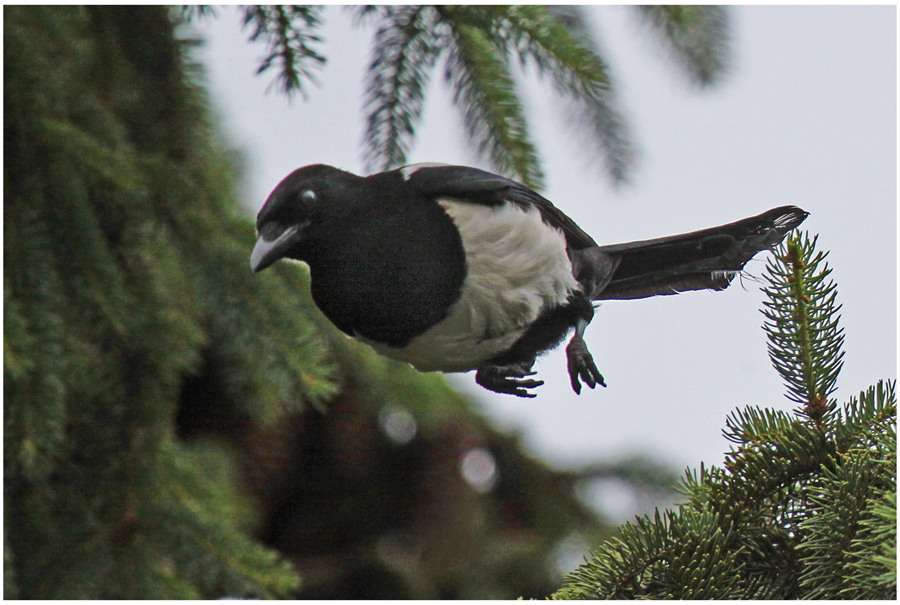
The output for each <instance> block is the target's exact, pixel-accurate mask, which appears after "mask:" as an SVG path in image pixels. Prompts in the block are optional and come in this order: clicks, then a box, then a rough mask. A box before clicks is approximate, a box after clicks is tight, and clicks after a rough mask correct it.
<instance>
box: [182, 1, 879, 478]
mask: <svg viewBox="0 0 900 605" xmlns="http://www.w3.org/2000/svg"><path fill="white" fill-rule="evenodd" d="M236 10H237V9H235V8H222V9H219V18H218V19H216V20H213V21H210V22H208V23H204V24H202V25H201V26H199V27H198V28H197V29H198V30H199V31H200V32H201V33H203V34H204V35H206V36H207V38H208V44H207V46H206V48H205V49H204V50H203V51H201V57H203V58H204V59H205V62H206V64H207V66H208V69H209V83H210V90H211V96H212V100H213V103H214V106H215V108H216V109H217V111H218V112H219V113H220V117H222V118H223V119H224V126H225V131H226V133H227V134H228V136H229V137H230V139H231V141H232V143H233V144H234V145H235V146H237V147H238V148H241V149H242V150H243V151H244V152H245V153H246V157H247V160H248V174H247V177H248V182H247V184H246V192H245V194H246V196H247V199H246V200H244V202H245V204H246V205H247V206H248V207H249V208H251V209H252V212H253V213H255V212H256V211H257V210H258V209H259V207H260V206H261V205H262V203H263V201H264V200H265V198H266V196H267V195H268V193H269V192H270V191H271V190H272V189H273V188H274V187H275V185H277V184H278V182H279V181H280V180H281V179H282V178H283V177H284V176H286V175H287V174H288V173H289V172H291V171H292V170H294V169H295V168H298V167H300V166H305V165H308V164H314V163H325V164H331V165H334V166H337V167H340V168H343V169H346V170H350V171H353V172H356V173H360V174H361V173H362V163H361V160H360V157H361V145H360V139H361V134H362V127H363V119H362V113H361V104H362V92H363V85H362V82H363V73H364V71H363V70H364V67H365V65H366V64H367V63H368V60H369V48H370V46H369V43H370V36H369V34H368V33H366V32H364V31H354V30H353V29H352V27H351V24H350V19H349V17H348V15H347V14H346V13H345V12H344V11H343V10H341V9H339V8H337V7H330V8H329V9H328V11H327V13H326V17H327V21H328V26H327V29H326V30H325V37H326V44H325V46H324V51H325V54H326V55H327V56H328V65H327V66H326V68H325V69H324V70H323V71H321V72H320V73H319V79H320V82H321V86H320V87H311V88H310V89H309V99H308V100H306V101H304V100H303V99H301V98H296V99H295V100H294V101H293V102H292V103H289V102H288V100H287V99H286V98H285V97H284V96H282V95H279V94H277V93H275V92H274V91H270V92H268V93H267V88H268V87H269V84H270V82H271V80H272V75H271V74H265V75H263V76H255V75H254V73H255V68H256V65H257V59H258V58H259V56H260V55H261V54H262V53H263V48H262V46H260V45H252V44H249V43H247V42H246V37H247V34H246V32H242V31H241V29H240V25H239V21H238V18H237V16H236ZM591 12H592V15H593V17H594V24H595V26H596V28H597V34H598V38H599V39H600V42H601V45H602V48H603V49H604V53H605V54H604V56H605V57H606V58H607V59H608V60H609V62H610V63H611V68H612V70H613V74H614V77H615V82H616V85H617V86H618V90H619V94H620V100H621V103H622V106H623V108H624V110H625V113H626V116H627V117H628V119H629V121H630V125H631V127H632V130H633V133H634V135H635V138H636V141H637V143H638V145H639V148H640V152H641V153H640V161H639V165H638V167H637V170H636V171H635V175H634V179H633V181H634V182H633V184H632V185H630V186H628V187H625V188H619V189H616V188H614V187H612V186H611V183H610V182H609V180H608V179H606V178H605V177H604V175H603V174H602V173H601V172H600V171H599V170H596V169H595V168H594V167H593V166H594V164H592V163H590V162H588V161H587V160H586V159H585V156H584V154H585V152H584V151H583V150H582V149H581V148H579V147H578V145H577V144H575V143H576V142H575V141H573V139H572V138H571V137H570V136H569V134H570V133H569V132H568V131H567V130H566V129H565V128H564V127H563V124H562V123H561V121H559V120H558V119H557V117H556V115H555V114H554V113H553V111H552V110H553V108H554V102H555V99H554V97H553V95H552V93H551V92H550V91H549V87H548V86H547V84H546V83H542V82H540V81H538V80H529V81H527V82H525V83H523V91H524V92H525V94H526V95H527V99H528V101H527V106H528V108H529V110H530V119H531V121H532V126H533V131H534V134H535V136H536V139H537V142H538V146H539V150H540V152H541V155H542V157H543V158H544V160H545V168H546V173H547V188H546V190H545V191H544V192H543V193H544V194H545V195H546V196H547V197H548V198H549V199H550V200H551V201H553V203H554V204H556V205H557V206H558V207H560V208H561V209H562V210H563V211H564V212H566V213H567V214H569V215H570V216H571V217H572V218H573V219H575V220H576V222H578V223H579V225H581V226H582V227H583V228H584V229H585V230H586V231H587V232H588V233H590V234H591V235H592V236H594V238H595V239H596V240H597V241H598V242H601V243H616V242H622V241H630V240H635V239H649V238H652V237H659V236H664V235H671V234H675V233H681V232H685V231H692V230H696V229H700V228H705V227H712V226H715V225H718V224H722V223H727V222H731V221H734V220H737V219H740V218H744V217H747V216H752V215H755V214H758V213H760V212H762V211H764V210H767V209H769V208H772V207H775V206H779V205H783V204H795V205H798V206H800V207H802V208H804V209H805V210H807V211H808V212H810V217H809V218H808V219H807V221H806V222H805V223H804V225H803V227H804V228H805V229H807V230H809V231H810V232H811V233H813V234H815V233H818V234H819V247H820V248H821V249H824V250H830V251H831V253H830V255H829V265H830V266H831V267H832V269H833V273H832V277H833V279H834V280H835V281H836V282H837V283H838V287H839V293H838V302H839V303H841V304H843V309H842V311H841V315H842V325H843V327H844V329H845V345H844V349H845V352H846V353H845V361H844V369H843V371H842V373H841V377H840V380H839V382H838V385H839V389H838V391H837V394H836V395H837V399H838V401H839V402H843V401H845V400H847V399H848V398H849V397H850V396H853V395H857V394H858V393H859V391H860V390H862V389H865V388H866V387H868V386H869V385H871V384H874V383H875V382H876V381H877V380H878V379H880V378H893V377H895V376H896V368H897V357H896V292H897V288H896V285H897V278H896V275H897V271H896V270H897V265H896V258H897V256H896V233H897V230H896V229H897V211H896V160H897V158H896V132H897V130H896V115H897V114H896V9H895V8H894V7H892V6H876V7H871V6H870V7H862V6H850V7H846V6H845V7H841V6H825V7H821V6H818V7H817V6H797V7H756V6H753V7H745V6H741V7H735V8H734V9H733V17H734V19H733V25H734V30H733V34H734V35H733V49H734V61H733V67H732V70H731V72H730V74H729V75H728V77H727V78H726V79H725V80H724V81H723V82H722V83H721V85H720V86H718V87H716V88H714V89H711V90H705V91H702V90H697V89H695V88H693V87H691V86H690V85H688V84H687V83H686V82H685V81H684V79H683V78H680V77H678V76H679V75H680V74H678V73H677V71H676V70H675V69H674V68H673V67H672V65H670V63H669V59H668V57H667V56H665V53H664V52H663V50H662V49H661V48H660V47H659V45H658V44H656V43H655V40H654V39H653V38H651V37H649V36H647V35H646V32H645V31H644V30H643V28H641V27H639V25H640V24H639V23H638V21H637V19H636V14H635V11H634V10H633V9H631V8H623V7H618V6H598V7H594V8H592V9H591ZM435 76H436V77H435V78H434V79H433V81H432V85H431V88H430V93H429V97H428V99H429V103H428V106H427V109H426V115H425V118H424V124H423V128H422V129H421V131H420V134H419V137H418V142H417V144H416V146H415V149H414V151H413V153H412V155H411V157H410V163H413V162H422V161H432V162H446V163H454V164H467V165H477V166H481V167H485V168H487V166H486V165H485V164H483V163H480V162H479V161H478V159H477V157H476V156H475V154H474V153H473V152H471V151H470V150H469V149H468V148H467V146H466V143H465V139H464V137H463V135H462V132H461V131H462V127H461V122H460V119H459V118H458V116H457V114H456V112H455V110H454V109H453V108H452V107H451V105H450V95H449V93H448V89H447V87H446V86H445V85H444V83H443V81H442V79H441V77H440V74H439V73H437V72H436V74H435ZM249 253H250V251H249V250H248V251H247V254H248V255H249ZM758 258H759V260H755V261H753V262H751V264H750V265H748V267H747V268H748V269H749V271H750V272H751V273H752V274H753V275H756V276H759V275H760V274H762V272H763V268H764V266H765V261H764V259H765V255H761V256H760V257H758ZM762 299H763V296H762V294H761V293H760V292H759V287H758V284H756V283H754V282H752V281H745V282H744V284H743V287H742V286H741V284H740V283H735V284H734V285H732V287H731V288H729V290H727V291H725V292H719V293H712V292H691V293H685V294H682V295H678V296H667V297H657V298H654V299H647V300H642V301H611V302H607V303H604V304H603V305H602V306H601V307H600V309H598V311H597V313H596V315H595V317H594V321H593V323H592V324H591V326H590V327H589V328H588V332H587V337H586V340H587V343H588V346H589V347H590V349H591V351H592V352H593V354H594V359H595V361H596V362H597V366H598V367H599V369H600V371H601V372H602V373H603V375H604V377H605V378H606V381H607V384H608V385H609V387H608V388H607V389H601V388H598V389H597V390H594V391H591V390H585V391H583V392H582V394H581V396H576V395H575V394H574V393H573V392H572V391H571V388H570V387H569V384H568V376H567V373H566V369H565V355H564V352H563V349H562V348H560V349H559V350H558V351H556V352H554V353H552V354H550V355H548V356H546V357H544V358H542V359H540V360H539V361H538V364H537V365H536V367H535V369H536V370H537V371H538V372H539V378H541V379H543V380H545V381H546V384H545V385H544V386H543V387H541V388H539V389H538V390H537V393H538V397H537V398H536V399H532V400H523V399H519V398H516V397H510V396H504V395H497V394H494V393H490V392H487V391H485V390H483V389H480V388H478V387H477V386H476V385H475V384H474V380H473V375H472V374H468V375H457V376H455V377H453V378H452V381H453V383H454V384H455V385H457V386H458V388H459V389H461V390H463V391H465V392H467V393H471V394H473V396H474V397H475V398H476V399H477V400H478V401H481V402H482V403H483V410H484V412H485V413H486V415H488V416H489V417H491V418H493V419H494V420H495V421H496V423H497V424H498V425H499V426H500V427H503V428H507V429H511V430H515V431H518V432H521V433H522V434H523V435H524V436H525V442H526V443H527V444H528V446H529V447H530V448H531V449H532V451H533V452H534V453H536V454H538V455H540V456H542V457H544V458H545V459H547V460H549V461H550V462H553V463H557V464H561V465H567V464H573V463H579V462H584V461H588V460H590V459H592V458H596V457H598V456H602V457H614V458H615V457H619V456H624V455H628V454H631V453H636V452H641V451H647V452H651V453H654V454H655V455H657V456H659V457H661V458H663V459H664V460H667V461H669V462H671V463H672V464H673V465H675V466H676V467H685V466H688V465H690V466H692V467H695V466H698V465H699V463H700V461H703V462H705V463H707V464H719V463H721V461H722V459H723V455H724V453H725V452H726V451H727V450H728V448H729V444H728V443H727V442H726V441H725V439H724V438H723V437H722V435H721V429H722V427H723V426H724V420H725V417H726V415H727V414H728V413H729V412H730V411H732V410H733V409H734V408H736V407H743V406H747V405H761V406H766V407H774V408H779V409H784V410H790V409H791V408H792V405H791V403H790V402H789V401H788V400H787V399H785V397H784V395H783V393H784V389H783V387H782V385H781V380H780V377H779V376H778V374H777V373H776V372H775V371H774V369H772V367H771V365H770V363H769V360H768V356H767V352H766V339H765V335H764V334H763V332H762V330H761V325H762V322H763V317H762V315H761V314H760V312H759V309H760V307H761V301H762Z"/></svg>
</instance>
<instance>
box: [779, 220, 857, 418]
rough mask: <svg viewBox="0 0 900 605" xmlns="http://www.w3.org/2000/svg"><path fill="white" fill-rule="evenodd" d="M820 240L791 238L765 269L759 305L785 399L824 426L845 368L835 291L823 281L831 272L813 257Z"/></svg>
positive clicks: (819, 255) (820, 258) (820, 256)
mask: <svg viewBox="0 0 900 605" xmlns="http://www.w3.org/2000/svg"><path fill="white" fill-rule="evenodd" d="M817 239H818V238H817V237H816V238H813V239H812V240H810V239H809V236H808V235H806V234H793V235H790V236H789V237H788V238H787V239H786V240H785V242H783V243H782V244H781V245H780V246H779V247H778V249H777V250H776V251H775V254H773V255H772V256H771V257H770V258H769V261H768V263H767V266H766V270H767V273H766V275H765V276H764V279H765V280H766V281H767V282H768V284H769V285H768V287H765V288H763V291H764V292H765V293H766V295H767V296H768V297H769V300H767V301H765V302H764V303H763V305H764V307H765V308H764V309H763V310H762V313H763V315H764V316H765V317H766V322H765V324H764V326H763V329H764V330H765V332H766V335H767V336H768V338H769V346H768V349H769V358H770V359H771V361H772V365H773V366H774V367H775V369H776V370H777V371H778V373H779V374H781V377H782V379H783V380H784V382H785V385H786V386H787V390H788V393H787V397H788V399H790V400H791V401H794V402H796V403H798V404H800V405H801V406H802V407H801V410H800V413H801V415H803V416H804V417H806V418H809V419H810V420H811V421H812V422H813V423H815V424H816V425H819V426H821V425H823V423H824V422H825V421H826V417H827V416H828V415H829V414H832V413H833V412H834V409H835V404H834V402H833V401H829V400H828V397H829V396H830V395H831V394H832V393H833V392H834V390H835V388H836V386H835V385H836V383H837V378H838V374H839V373H840V371H841V367H842V366H843V357H844V353H843V351H842V346H843V342H844V331H843V328H841V327H839V325H838V323H839V320H840V315H838V314H837V312H838V311H839V310H840V308H841V307H840V305H835V299H836V297H837V287H836V286H835V284H834V282H833V281H827V282H826V281H825V280H826V278H827V277H828V276H829V275H830V273H831V269H830V268H828V264H827V263H825V262H824V260H825V257H826V256H827V253H823V252H816V250H815V244H816V240H817Z"/></svg>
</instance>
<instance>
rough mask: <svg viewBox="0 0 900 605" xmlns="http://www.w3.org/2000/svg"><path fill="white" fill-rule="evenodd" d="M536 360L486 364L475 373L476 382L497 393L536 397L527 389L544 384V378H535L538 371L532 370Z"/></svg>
mask: <svg viewBox="0 0 900 605" xmlns="http://www.w3.org/2000/svg"><path fill="white" fill-rule="evenodd" d="M533 364H534V362H533V361H532V362H530V363H522V364H518V365H508V366H484V367H481V368H478V371H477V372H476V373H475V382H477V383H478V384H480V385H481V386H483V387H484V388H486V389H488V390H489V391H494V392H495V393H504V394H506V395H515V396H516V397H536V395H535V394H534V393H529V392H528V391H527V389H533V388H535V387H539V386H541V385H542V384H544V381H543V380H533V379H531V378H528V376H534V375H535V374H536V373H537V372H532V371H531V366H532V365H533Z"/></svg>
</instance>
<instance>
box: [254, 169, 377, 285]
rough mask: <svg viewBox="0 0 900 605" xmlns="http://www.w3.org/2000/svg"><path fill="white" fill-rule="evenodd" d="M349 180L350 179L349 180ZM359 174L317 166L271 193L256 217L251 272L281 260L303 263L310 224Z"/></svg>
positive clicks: (295, 174) (298, 172) (288, 179)
mask: <svg viewBox="0 0 900 605" xmlns="http://www.w3.org/2000/svg"><path fill="white" fill-rule="evenodd" d="M348 177H349V179H348ZM358 178H359V177H357V176H356V175H353V174H350V173H348V172H344V171H342V170H338V169H337V168H332V167H331V166H324V165H322V164H316V165H314V166H306V167H305V168H299V169H297V170H295V171H294V172H292V173H291V174H289V175H288V176H287V177H285V179H284V180H282V181H281V183H279V184H278V186H277V187H276V188H275V190H274V191H272V193H271V194H269V197H268V199H266V203H265V204H263V207H262V209H261V210H260V211H259V214H258V215H257V217H256V233H257V236H258V237H257V240H256V245H255V246H254V247H253V252H252V253H251V254H250V269H251V270H253V272H254V273H256V272H259V271H262V270H263V269H265V268H266V267H268V266H269V265H271V264H272V263H274V262H275V261H277V260H280V259H282V258H291V259H295V260H303V244H304V242H305V241H306V239H307V231H308V229H309V227H310V225H312V224H314V223H316V222H319V221H320V218H321V216H322V214H323V210H327V209H328V208H329V206H331V205H333V200H334V199H335V198H339V197H341V196H340V195H339V190H340V189H341V187H342V186H343V185H344V184H345V183H347V182H348V181H352V180H355V179H358Z"/></svg>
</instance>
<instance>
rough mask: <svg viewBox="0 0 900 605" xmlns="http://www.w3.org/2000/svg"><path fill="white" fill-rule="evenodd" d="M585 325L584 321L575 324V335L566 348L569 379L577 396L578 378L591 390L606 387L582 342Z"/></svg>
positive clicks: (579, 386) (578, 390) (578, 388)
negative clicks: (596, 387)
mask: <svg viewBox="0 0 900 605" xmlns="http://www.w3.org/2000/svg"><path fill="white" fill-rule="evenodd" d="M587 325H588V322H587V321H585V320H584V319H579V320H578V323H576V324H575V335H574V336H572V340H571V341H569V345H568V346H567V347H566V359H567V360H568V366H569V378H570V379H571V381H572V389H573V390H574V391H575V393H576V394H578V395H580V394H581V382H579V378H580V379H581V380H583V381H584V383H585V384H586V385H588V386H589V387H591V388H592V389H593V388H594V387H595V386H597V385H598V384H599V385H600V386H602V387H605V386H606V383H605V382H603V376H602V375H601V374H600V372H599V371H598V370H597V366H596V365H595V364H594V358H593V357H592V356H591V353H590V351H588V348H587V344H585V342H584V331H585V329H586V328H587Z"/></svg>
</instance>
